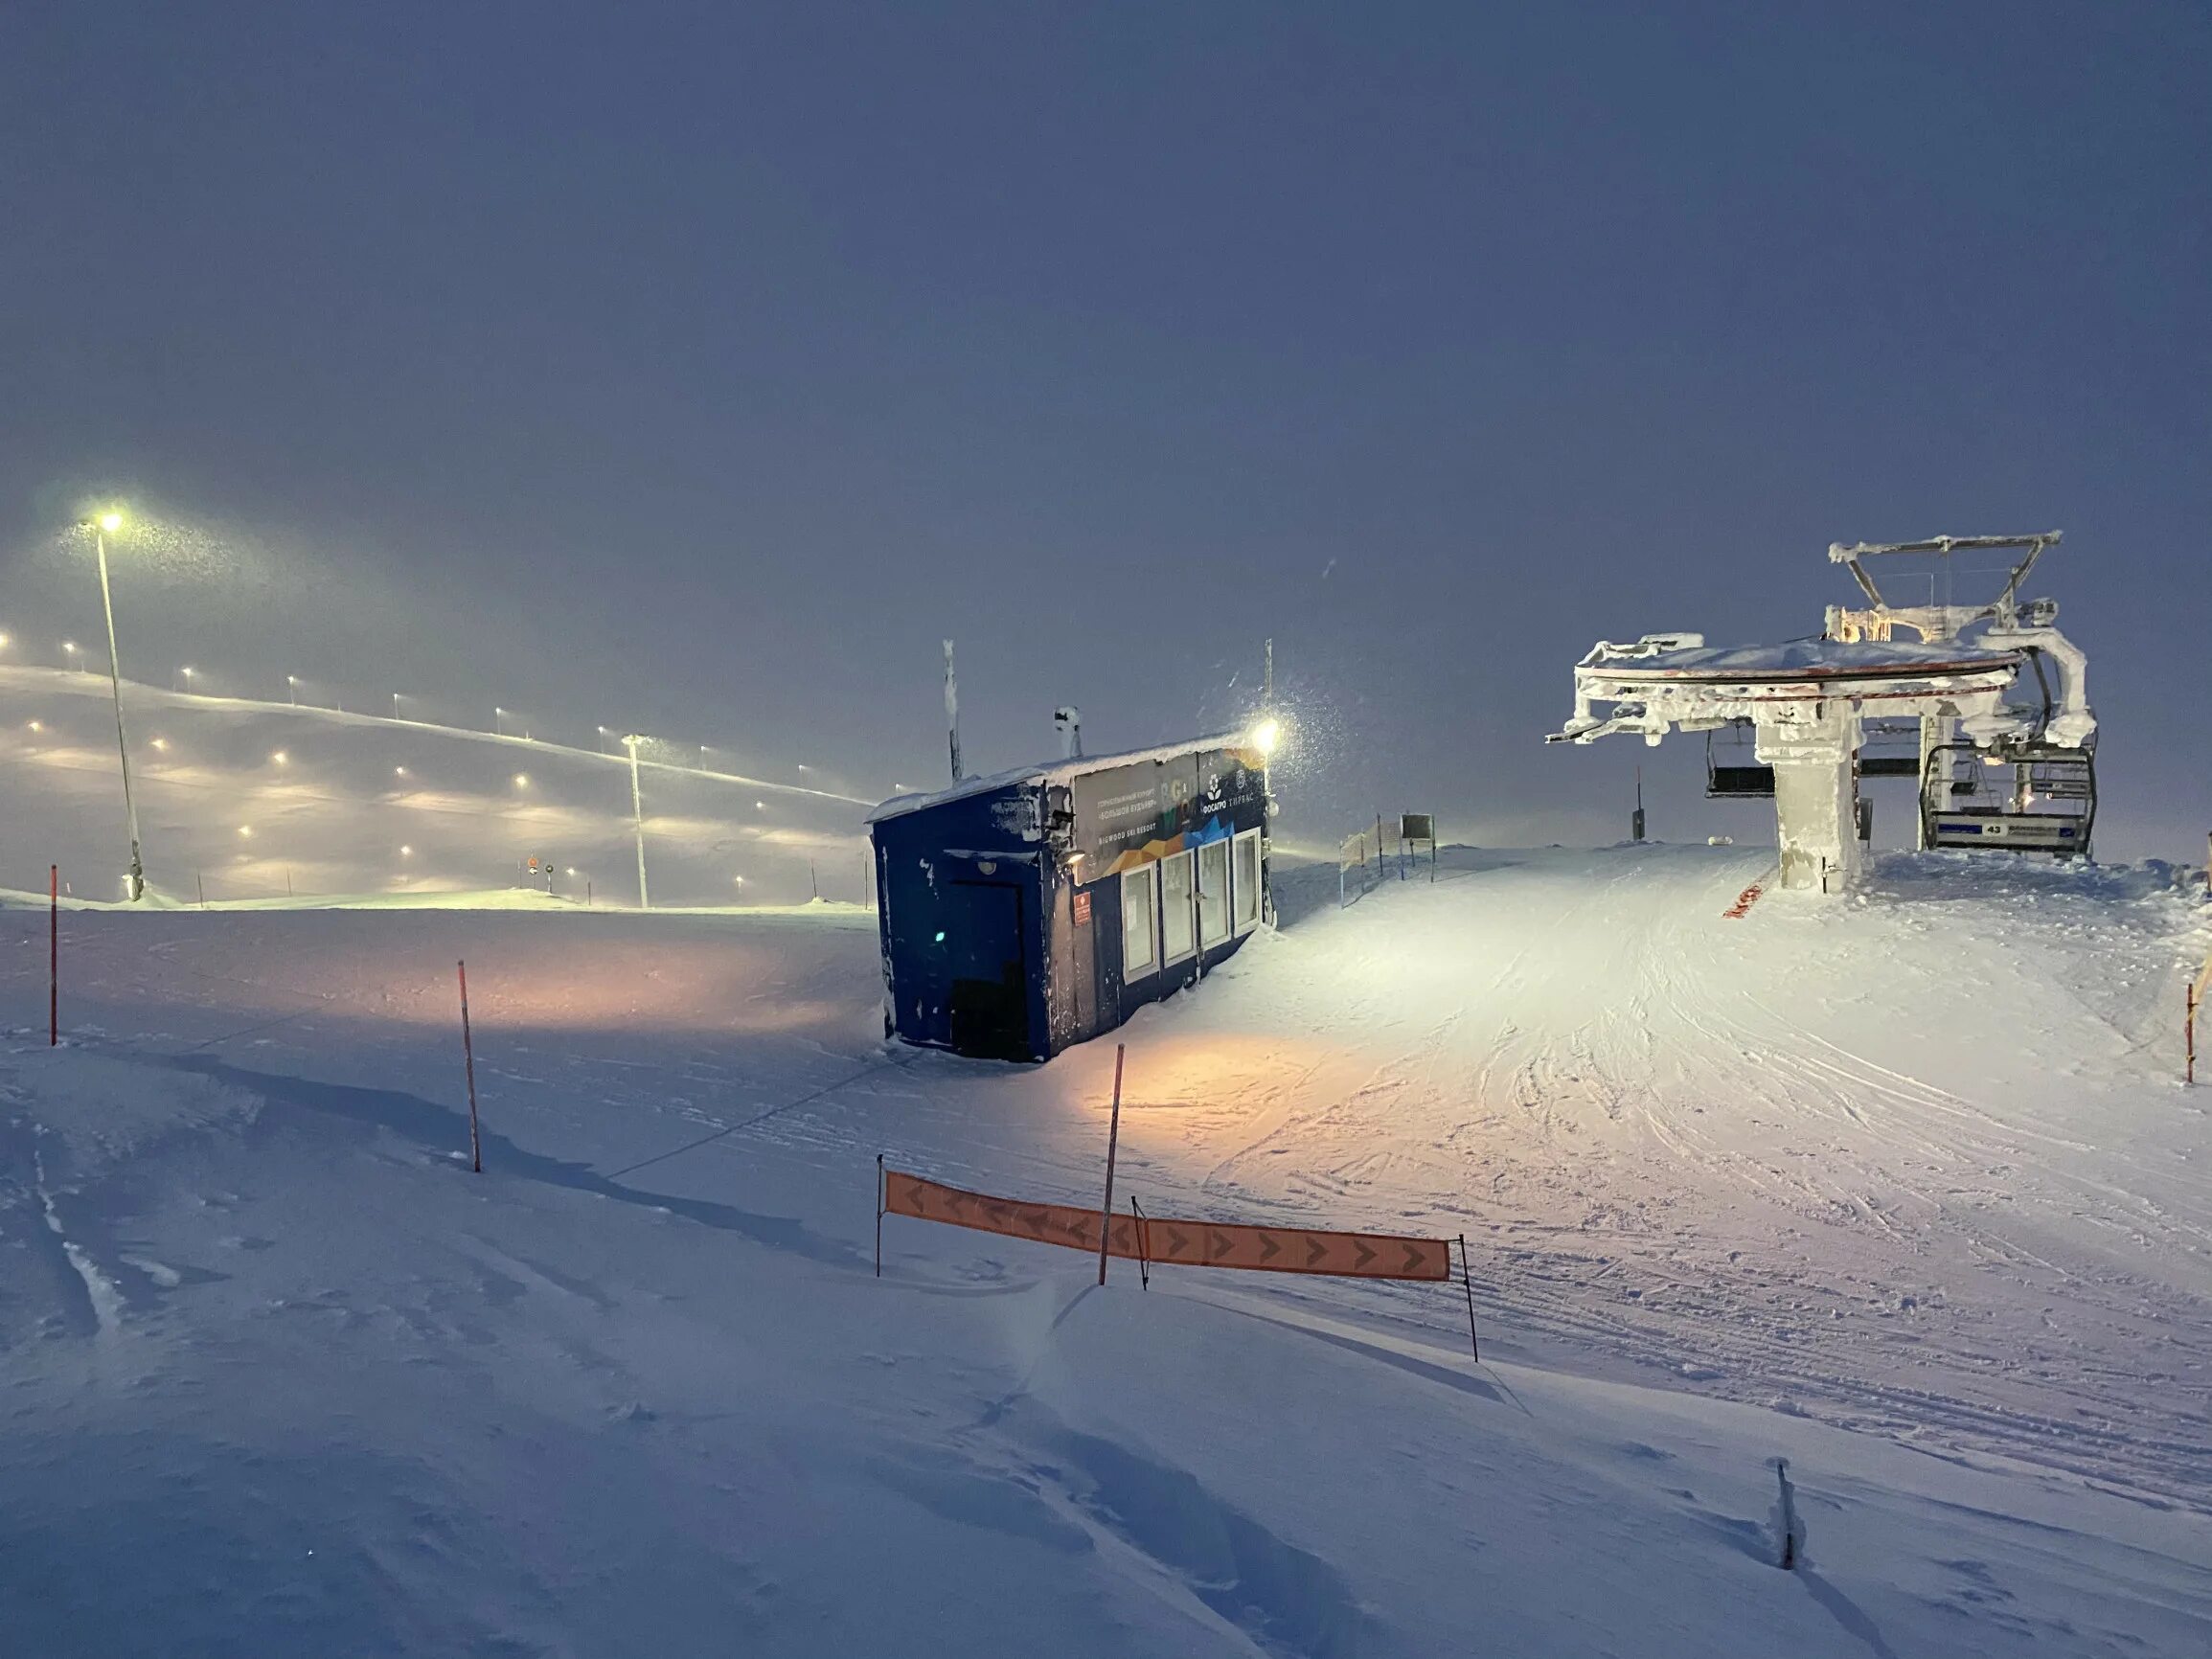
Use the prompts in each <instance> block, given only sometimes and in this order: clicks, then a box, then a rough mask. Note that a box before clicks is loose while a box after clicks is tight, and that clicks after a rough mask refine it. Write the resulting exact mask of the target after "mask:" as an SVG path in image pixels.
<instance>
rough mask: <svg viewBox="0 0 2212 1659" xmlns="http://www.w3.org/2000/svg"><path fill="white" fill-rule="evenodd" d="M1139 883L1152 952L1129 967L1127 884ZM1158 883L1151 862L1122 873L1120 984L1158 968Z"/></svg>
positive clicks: (1153, 972)
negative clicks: (1142, 892) (1142, 889)
mask: <svg viewBox="0 0 2212 1659" xmlns="http://www.w3.org/2000/svg"><path fill="white" fill-rule="evenodd" d="M1131 882H1137V883H1140V884H1141V885H1142V886H1143V887H1144V890H1145V903H1144V910H1145V928H1146V938H1147V939H1148V940H1149V942H1150V943H1151V947H1152V953H1151V954H1150V955H1149V956H1147V957H1146V958H1145V960H1144V961H1143V962H1141V963H1139V964H1138V965H1137V966H1134V967H1131V966H1129V912H1130V909H1131V908H1132V907H1131V906H1130V904H1129V884H1130V883H1131ZM1159 895H1160V882H1159V877H1158V875H1156V874H1155V873H1154V872H1153V869H1152V865H1150V864H1140V865H1138V866H1137V867H1136V868H1135V869H1133V870H1125V871H1123V872H1122V873H1121V899H1122V919H1121V920H1122V983H1123V984H1124V985H1129V984H1132V983H1134V982H1135V981H1137V980H1140V979H1145V978H1147V977H1149V976H1151V975H1152V974H1155V973H1157V972H1159V971H1160V898H1159Z"/></svg>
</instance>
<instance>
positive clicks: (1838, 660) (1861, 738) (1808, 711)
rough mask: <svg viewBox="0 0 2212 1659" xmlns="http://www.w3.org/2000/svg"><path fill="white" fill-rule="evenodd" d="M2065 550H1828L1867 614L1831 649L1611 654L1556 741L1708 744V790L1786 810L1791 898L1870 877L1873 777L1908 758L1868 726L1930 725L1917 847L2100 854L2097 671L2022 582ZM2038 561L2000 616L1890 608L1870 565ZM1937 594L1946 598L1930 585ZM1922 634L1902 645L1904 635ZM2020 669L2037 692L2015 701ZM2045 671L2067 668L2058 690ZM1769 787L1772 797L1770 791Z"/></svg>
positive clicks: (1838, 632)
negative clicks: (1863, 795) (2096, 838)
mask: <svg viewBox="0 0 2212 1659" xmlns="http://www.w3.org/2000/svg"><path fill="white" fill-rule="evenodd" d="M2058 539H2059V533H2058V532H2057V531H2051V532H2048V533H2046V534H2041V535H2032V536H1941V537H1937V538H1935V539H1933V540H1930V541H1923V542H1899V543H1892V544H1887V545H1883V546H1871V545H1866V544H1860V545H1859V546H1854V547H1848V548H1847V547H1844V546H1842V545H1840V544H1837V545H1836V546H1833V547H1831V548H1830V549H1829V557H1830V558H1831V559H1832V560H1833V561H1835V562H1836V563H1839V564H1844V565H1847V566H1849V568H1850V569H1851V572H1852V575H1853V577H1854V578H1855V579H1856V580H1858V582H1859V588H1860V590H1861V591H1862V592H1864V593H1865V594H1866V596H1867V598H1868V599H1869V600H1870V601H1872V605H1871V607H1870V608H1868V609H1865V610H1849V609H1845V608H1843V607H1840V606H1831V607H1830V608H1829V612H1828V625H1827V628H1826V629H1825V631H1824V633H1823V636H1822V637H1821V638H1820V639H1817V640H1798V641H1792V642H1790V643H1788V644H1784V645H1776V646H1745V647H1737V648H1714V647H1708V646H1707V645H1706V644H1705V641H1704V636H1703V635H1701V634H1691V633H1676V634H1646V635H1645V636H1644V637H1643V638H1641V639H1639V640H1637V641H1635V642H1634V643H1633V644H1628V645H1616V644H1614V643H1612V642H1610V641H1607V640H1601V641H1599V642H1598V643H1597V645H1595V646H1594V647H1592V648H1591V649H1590V651H1589V653H1588V654H1587V655H1585V657H1584V658H1583V660H1582V661H1581V662H1580V663H1578V664H1577V665H1576V666H1575V712H1574V717H1573V718H1572V719H1570V720H1568V722H1567V723H1566V725H1565V727H1564V728H1562V730H1561V731H1558V732H1555V733H1553V734H1552V735H1551V736H1550V737H1549V738H1548V739H1546V741H1549V742H1573V743H1590V742H1595V741H1596V740H1597V739H1600V738H1603V737H1608V736H1611V735H1613V734H1615V733H1621V732H1629V733H1634V734H1636V735H1638V736H1640V737H1642V738H1643V739H1644V740H1645V742H1647V743H1650V744H1653V745H1656V744H1657V743H1658V741H1659V739H1661V738H1663V737H1665V736H1666V734H1667V733H1668V732H1669V731H1671V730H1676V729H1678V730H1681V731H1685V732H1703V733H1705V734H1707V742H1708V750H1707V793H1708V794H1711V795H1716V796H1738V797H1742V796H1765V795H1767V794H1769V793H1770V794H1771V795H1772V797H1773V800H1774V810H1775V821H1776V829H1777V832H1778V837H1779V840H1780V844H1781V884H1782V885H1783V886H1784V887H1785V888H1800V889H1807V890H1812V891H1816V892H1820V893H1827V894H1836V893H1841V892H1843V891H1845V890H1846V889H1847V888H1848V887H1849V886H1850V885H1851V883H1852V882H1853V881H1854V880H1855V879H1856V877H1857V875H1858V873H1859V863H1860V841H1861V836H1862V829H1861V826H1862V822H1863V820H1862V818H1861V815H1860V805H1859V782H1860V779H1861V778H1862V777H1864V776H1880V775H1884V774H1891V773H1895V774H1899V775H1909V772H1908V767H1909V766H1910V762H1909V758H1908V757H1890V756H1874V757H1867V756H1864V755H1863V751H1864V750H1865V749H1866V747H1867V739H1868V736H1869V728H1870V727H1871V728H1872V731H1873V734H1874V735H1875V737H1876V739H1877V747H1880V746H1881V738H1882V735H1883V734H1890V735H1894V734H1897V733H1898V732H1900V730H1901V729H1902V730H1903V731H1904V734H1905V735H1906V736H1907V738H1908V739H1909V733H1910V729H1911V727H1912V726H1913V725H1917V726H1918V728H1919V733H1920V758H1919V762H1918V765H1917V767H1916V768H1910V769H1911V770H1917V773H1918V775H1919V780H1920V788H1921V801H1922V809H1921V813H1920V844H1921V845H1922V846H1924V847H1969V848H1974V849H2002V850H2005V851H2020V852H2056V853H2060V854H2062V855H2071V854H2075V853H2083V854H2086V853H2087V851H2088V836H2089V828H2090V825H2091V823H2092V822H2093V821H2094V817H2095V807H2096V787H2095V772H2094V768H2093V766H2092V765H2091V763H2090V759H2089V757H2090V751H2091V748H2092V745H2093V743H2094V741H2095V737H2096V719H2095V716H2093V715H2091V714H2090V712H2089V708H2088V704H2087V697H2086V693H2085V681H2086V670H2087V663H2086V660H2085V659H2084V657H2083V655H2082V653H2081V651H2080V650H2078V649H2077V648H2075V647H2074V646H2073V645H2072V644H2071V643H2070V642H2068V641H2067V640H2066V639H2065V638H2064V636H2063V635H2062V634H2060V633H2059V631H2058V629H2057V628H2055V627H2054V626H2052V625H2051V624H2052V621H2053V619H2054V618H2055V617H2056V616H2057V614H2058V607H2057V605H2056V604H2054V603H2052V602H2050V601H2048V600H2036V601H2030V602H2022V601H2021V600H2020V599H2019V597H2018V593H2019V585H2020V582H2021V581H2022V580H2024V579H2025V578H2026V576H2027V574H2028V572H2029V570H2030V569H2032V568H2033V566H2034V565H2035V563H2036V560H2037V559H2038V558H2039V557H2041V553H2042V550H2043V549H2044V548H2045V547H2047V546H2050V545H2051V544H2052V543H2054V542H2056V541H2057V540H2058ZM1982 548H2003V549H2008V550H2024V552H2025V557H2022V558H2020V559H2019V560H2018V562H2017V563H2014V564H2013V565H2012V566H2011V569H2010V573H2009V575H2008V577H2007V580H2006V581H2005V584H2004V588H2003V590H2002V592H2001V593H2000V594H1999V595H1998V597H1997V598H1996V599H1995V601H1993V602H1990V603H1987V604H1979V605H1973V604H1969V605H1959V604H1953V603H1950V602H1948V600H1947V601H1946V602H1944V603H1941V604H1937V603H1934V602H1931V603H1929V604H1927V605H1919V606H1893V605H1891V604H1889V603H1888V602H1886V601H1885V600H1884V599H1883V597H1882V595H1881V590H1880V588H1879V587H1878V586H1877V585H1876V583H1875V581H1874V580H1873V579H1872V577H1870V576H1869V575H1868V574H1867V572H1866V569H1865V566H1864V563H1863V561H1864V560H1865V559H1867V558H1869V557H1877V556H1882V555H1890V554H1910V553H1919V554H1932V555H1935V556H1937V557H1940V558H1942V559H1944V560H1945V561H1946V563H1945V567H1944V568H1945V577H1946V585H1947V587H1948V578H1949V565H1948V560H1949V558H1950V556H1951V554H1952V553H1954V552H1956V551H1960V550H1965V549H1982ZM1931 587H1932V583H1931ZM1900 630H1904V631H1905V632H1908V633H1912V634H1917V635H1918V636H1919V637H1918V638H1917V639H1901V638H1899V637H1898V634H1899V631H1900ZM2023 670H2030V671H2032V673H2033V675H2034V679H2035V683H2036V685H2037V687H2038V688H2039V691H2040V695H2039V696H2038V697H2037V699H2036V700H2034V701H2032V702H2022V701H2018V700H2016V693H2018V691H2019V689H2020V686H2021V682H2022V677H2023ZM2046 670H2056V686H2055V688H2054V684H2053V676H2052V674H2051V673H2050V672H2047V671H2046ZM1745 727H1748V728H1749V729H1750V732H1751V736H1752V745H1751V748H1752V755H1751V757H1750V758H1749V761H1745V759H1743V758H1741V757H1738V758H1734V760H1733V763H1732V764H1730V765H1727V766H1722V765H1721V764H1720V762H1719V761H1718V759H1717V751H1716V750H1715V749H1714V747H1713V746H1712V740H1713V735H1714V734H1716V733H1728V732H1734V733H1739V734H1740V733H1741V732H1742V730H1743V729H1744V728H1745ZM2004 766H2011V767H2012V768H2013V774H2012V779H2013V782H2012V786H2011V788H2010V789H2009V790H2007V791H2004V792H2002V793H1998V792H1995V791H1989V792H1986V793H1985V788H1986V784H1985V776H1984V775H1985V774H1986V773H1987V772H1988V771H1989V770H1990V769H1992V768H2000V767H2004ZM1769 779H1770V780H1771V782H1770V783H1769Z"/></svg>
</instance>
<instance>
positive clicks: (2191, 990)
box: [2181, 980, 2197, 1083]
mask: <svg viewBox="0 0 2212 1659" xmlns="http://www.w3.org/2000/svg"><path fill="white" fill-rule="evenodd" d="M2181 994H2182V997H2183V999H2184V1001H2183V1004H2182V1007H2183V1010H2184V1011H2183V1013H2182V1016H2181V1042H2182V1061H2181V1080H2182V1081H2183V1082H2185V1083H2193V1082H2195V1081H2196V1080H2197V983H2196V981H2194V980H2191V981H2190V982H2189V984H2188V985H2187V986H2186V987H2184V988H2183V989H2182V992H2181Z"/></svg>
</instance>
